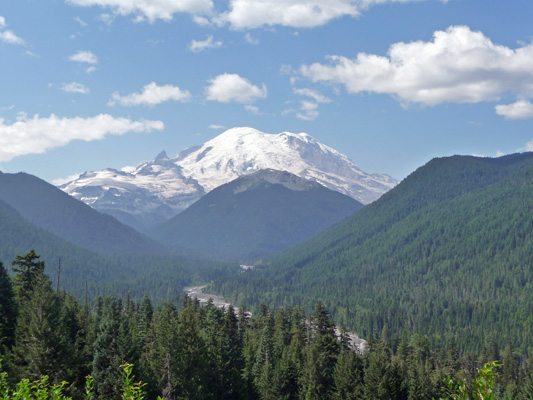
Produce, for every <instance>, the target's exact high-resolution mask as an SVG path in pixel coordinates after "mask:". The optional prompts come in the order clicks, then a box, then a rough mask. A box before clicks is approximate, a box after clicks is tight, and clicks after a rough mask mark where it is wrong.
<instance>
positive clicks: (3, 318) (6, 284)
mask: <svg viewBox="0 0 533 400" xmlns="http://www.w3.org/2000/svg"><path fill="white" fill-rule="evenodd" d="M16 317H17V304H16V302H15V295H14V293H13V286H12V283H11V278H10V277H9V275H8V273H7V270H6V269H5V268H4V265H3V264H2V263H1V262H0V353H1V354H5V353H6V351H7V350H9V349H11V346H13V343H14V342H15V323H16Z"/></svg>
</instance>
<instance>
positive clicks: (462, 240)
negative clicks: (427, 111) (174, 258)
mask: <svg viewBox="0 0 533 400" xmlns="http://www.w3.org/2000/svg"><path fill="white" fill-rule="evenodd" d="M532 196H533V154H532V153H524V154H516V155H511V156H506V157H501V158H498V159H488V158H487V159H486V158H476V157H465V156H454V157H449V158H442V159H434V160H432V161H430V162H429V163H428V164H426V165H425V166H423V167H421V168H419V169H418V170H417V171H415V172H414V173H413V174H411V175H410V176H409V177H408V178H406V179H405V180H404V181H403V182H402V183H401V184H400V185H398V186H397V187H396V188H395V189H393V190H391V191H390V192H389V193H387V194H386V195H384V196H383V197H382V198H381V199H379V200H378V201H376V202H375V203H373V204H371V205H369V206H367V207H365V208H364V209H363V210H361V211H360V212H358V213H357V214H355V215H354V216H353V217H351V218H348V219H346V220H345V221H343V222H341V223H340V224H338V225H336V226H334V227H332V228H331V229H329V230H327V231H325V232H324V233H322V234H319V235H317V236H315V237H314V238H312V239H310V240H309V241H307V242H305V243H303V244H302V245H300V246H297V247H295V248H292V249H289V250H287V251H286V252H284V253H282V255H280V256H279V257H278V258H276V259H274V260H273V261H272V262H271V263H270V264H269V265H266V266H264V267H263V268H260V269H256V270H255V271H248V272H246V273H243V274H241V275H239V276H238V277H234V278H226V279H224V280H220V281H218V282H216V283H215V285H214V287H213V288H212V289H216V290H218V292H219V293H223V294H224V295H225V296H227V297H228V298H231V299H233V300H237V301H238V302H244V303H246V304H247V305H250V304H258V303H259V302H264V303H266V304H270V305H276V306H279V305H281V304H302V305H305V306H306V307H308V308H311V307H312V304H314V302H315V301H317V300H321V301H323V302H324V303H325V304H326V305H327V306H328V307H329V309H330V310H331V311H332V312H333V315H334V316H335V318H336V319H337V320H338V321H340V322H341V323H343V324H346V325H347V326H348V327H349V328H351V329H355V330H356V331H357V332H358V333H359V334H361V335H363V337H364V336H368V335H369V334H370V333H373V334H378V335H379V334H380V333H381V331H382V330H383V329H384V327H385V326H386V327H387V330H388V332H390V333H392V334H393V335H400V334H401V333H402V332H413V331H414V332H418V333H420V334H429V335H430V337H431V339H432V340H433V341H434V342H435V344H437V345H442V344H443V343H445V342H447V341H449V340H451V339H452V338H455V339H457V338H458V337H461V343H462V344H463V346H464V347H463V350H480V348H481V347H482V346H483V345H484V344H485V341H486V340H487V338H489V337H491V336H496V335H497V336H498V340H499V341H500V342H502V343H506V342H507V341H509V340H510V341H512V342H514V344H515V345H516V346H521V347H522V349H527V348H528V347H529V346H532V345H533V341H532V340H533V339H532V338H533V335H532V332H533V318H532V317H531V316H532V315H533V296H531V293H533V284H532V282H533V252H532V251H531V249H532V248H533V202H531V198H532Z"/></svg>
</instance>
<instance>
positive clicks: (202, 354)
mask: <svg viewBox="0 0 533 400" xmlns="http://www.w3.org/2000/svg"><path fill="white" fill-rule="evenodd" d="M199 316H200V313H199V310H198V308H197V306H196V305H195V302H191V303H189V304H188V305H187V307H186V308H185V309H184V310H182V311H181V313H180V315H179V331H178V338H177V349H176V354H177V357H176V358H177V360H176V365H175V367H174V368H175V375H176V377H175V379H176V398H177V399H183V400H189V399H190V400H196V399H198V400H200V399H206V400H207V399H213V398H214V395H213V391H212V388H211V387H209V386H208V382H209V379H210V377H209V369H208V367H209V359H208V353H207V350H206V344H205V341H204V339H203V338H202V336H201V332H200V320H199Z"/></svg>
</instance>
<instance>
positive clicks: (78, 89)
mask: <svg viewBox="0 0 533 400" xmlns="http://www.w3.org/2000/svg"><path fill="white" fill-rule="evenodd" d="M61 90H63V91H64V92H69V93H81V94H89V93H90V90H89V88H88V87H87V86H85V85H84V84H82V83H78V82H70V83H64V84H63V87H62V88H61Z"/></svg>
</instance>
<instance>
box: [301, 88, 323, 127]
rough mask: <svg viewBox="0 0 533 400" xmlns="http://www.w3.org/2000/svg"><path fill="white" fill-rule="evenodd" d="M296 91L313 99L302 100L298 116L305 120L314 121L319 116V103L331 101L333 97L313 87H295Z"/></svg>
mask: <svg viewBox="0 0 533 400" xmlns="http://www.w3.org/2000/svg"><path fill="white" fill-rule="evenodd" d="M293 90H294V93H295V94H298V95H300V96H306V97H310V98H311V99H312V100H313V101H310V100H301V101H300V110H301V112H299V113H296V117H297V118H299V119H302V120H304V121H312V120H314V119H315V118H316V117H318V116H319V112H318V104H319V103H330V102H331V99H329V98H327V97H326V96H324V95H323V94H321V93H319V92H317V91H316V90H313V89H308V88H301V89H298V88H294V89H293Z"/></svg>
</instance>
